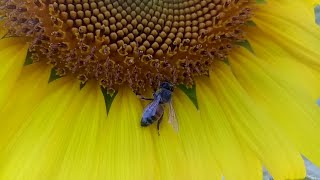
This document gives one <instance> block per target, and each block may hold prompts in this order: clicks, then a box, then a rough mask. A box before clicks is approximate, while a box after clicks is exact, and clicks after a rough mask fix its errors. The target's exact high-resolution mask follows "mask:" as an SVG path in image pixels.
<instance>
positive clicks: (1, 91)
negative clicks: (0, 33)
mask: <svg viewBox="0 0 320 180" xmlns="http://www.w3.org/2000/svg"><path fill="white" fill-rule="evenodd" d="M27 50H28V45H27V44H26V43H25V42H24V41H23V40H22V39H20V38H5V39H1V40H0V67H1V68H0V108H1V107H2V106H3V104H4V103H5V101H6V100H7V98H8V95H9V92H10V90H11V88H12V87H13V86H14V83H15V81H16V80H17V78H18V76H19V74H20V72H21V69H22V67H23V63H24V60H25V58H26V55H27Z"/></svg>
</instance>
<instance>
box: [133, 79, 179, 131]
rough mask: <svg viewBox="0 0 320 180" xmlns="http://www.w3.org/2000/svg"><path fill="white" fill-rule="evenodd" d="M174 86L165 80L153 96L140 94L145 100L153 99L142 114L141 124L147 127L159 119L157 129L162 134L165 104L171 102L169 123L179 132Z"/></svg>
mask: <svg viewBox="0 0 320 180" xmlns="http://www.w3.org/2000/svg"><path fill="white" fill-rule="evenodd" d="M173 89H174V86H173V84H171V83H169V82H163V83H161V84H160V87H159V89H158V90H157V91H156V92H155V93H153V98H146V97H143V96H139V97H140V98H141V99H143V100H150V101H152V102H151V103H150V104H148V105H147V106H146V107H145V109H144V111H143V114H142V118H141V126H142V127H146V126H149V125H151V124H152V123H154V122H155V121H158V124H157V129H158V134H159V135H160V123H161V121H162V119H163V114H164V106H165V104H169V123H170V124H171V125H172V127H173V128H174V130H175V131H176V132H178V129H179V127H178V121H177V118H176V114H175V111H174V108H173V104H172V93H173Z"/></svg>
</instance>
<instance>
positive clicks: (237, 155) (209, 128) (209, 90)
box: [197, 78, 262, 179]
mask: <svg viewBox="0 0 320 180" xmlns="http://www.w3.org/2000/svg"><path fill="white" fill-rule="evenodd" d="M214 86H216V84H212V83H211V81H210V80H209V79H208V78H202V79H200V80H199V81H197V87H198V88H197V97H198V101H199V109H200V114H201V121H200V122H199V123H201V124H204V127H203V130H202V131H205V133H203V134H204V135H205V137H206V138H207V141H208V143H210V144H212V145H211V149H210V150H211V153H212V155H214V157H215V158H216V160H217V162H218V164H219V166H220V168H221V171H222V173H223V176H224V177H225V178H226V179H262V165H261V163H260V161H259V160H258V159H257V156H255V155H254V154H253V153H252V152H251V150H249V149H248V148H247V146H246V145H244V144H243V142H240V141H239V139H238V137H236V134H235V132H234V129H233V127H232V124H230V122H229V121H230V120H229V117H228V114H227V113H226V112H225V111H224V109H223V106H221V104H220V102H219V99H218V97H217V93H216V92H215V91H216V90H217V88H215V87H214ZM209 147H210V146H209Z"/></svg>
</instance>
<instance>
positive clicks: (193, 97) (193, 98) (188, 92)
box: [178, 85, 199, 109]
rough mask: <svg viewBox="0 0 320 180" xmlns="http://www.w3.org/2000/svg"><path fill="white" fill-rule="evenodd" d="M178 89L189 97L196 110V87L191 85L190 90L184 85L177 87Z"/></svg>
mask: <svg viewBox="0 0 320 180" xmlns="http://www.w3.org/2000/svg"><path fill="white" fill-rule="evenodd" d="M178 88H179V89H181V90H182V91H183V92H184V93H185V94H186V95H187V96H188V97H189V99H190V100H191V101H192V103H193V105H195V106H196V108H197V109H199V105H198V99H197V93H196V86H195V85H193V86H192V88H188V87H186V86H184V85H178Z"/></svg>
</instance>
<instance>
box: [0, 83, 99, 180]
mask: <svg viewBox="0 0 320 180" xmlns="http://www.w3.org/2000/svg"><path fill="white" fill-rule="evenodd" d="M88 88H89V87H88ZM48 90H49V92H48V94H47V96H46V98H44V99H43V100H42V101H41V103H40V104H39V105H38V106H37V107H36V108H35V109H33V110H32V111H31V112H30V113H29V114H28V115H26V116H25V117H23V119H24V121H23V123H22V124H21V125H20V128H19V130H18V132H17V133H15V136H14V137H13V138H12V139H11V142H10V143H9V145H7V146H6V147H4V148H3V149H2V150H1V152H0V169H1V172H2V173H1V174H0V179H49V178H53V177H54V179H55V177H60V176H62V177H63V176H64V175H65V174H64V172H65V171H64V170H63V169H60V168H61V167H63V168H64V166H65V164H68V162H74V163H73V166H68V168H69V171H68V172H67V173H70V174H73V175H74V174H78V175H79V176H81V175H82V177H83V178H86V179H88V177H90V176H89V175H88V173H92V171H88V169H89V168H90V167H92V166H93V163H88V162H86V161H85V160H88V159H90V160H92V157H91V154H92V151H90V149H91V148H92V143H94V141H91V140H92V139H96V137H93V136H94V133H97V131H96V128H95V127H96V126H97V121H98V120H101V119H102V118H101V116H98V114H99V113H98V112H101V111H100V110H101V109H100V108H99V107H101V106H103V103H101V101H99V99H95V98H86V97H91V96H96V94H94V93H92V94H90V93H88V91H89V92H91V91H90V90H88V89H86V90H85V89H84V91H83V92H81V93H79V83H78V82H75V83H72V81H70V80H69V79H68V78H62V79H59V80H56V81H54V82H52V83H50V84H49V87H48ZM101 96H102V95H101ZM95 103H96V104H102V105H101V106H99V107H98V106H94V105H95ZM103 110H104V109H103ZM17 111H18V110H17ZM103 113H104V112H103ZM88 114H90V119H89V118H88V116H89V115H88ZM83 121H85V123H84V122H83ZM80 122H81V123H80ZM84 126H85V128H84V129H81V130H80V128H81V127H84ZM86 128H87V129H86ZM77 133H79V134H77ZM83 138H84V139H83ZM88 139H90V140H88ZM77 140H79V141H77ZM77 142H79V144H77ZM77 150H79V151H81V153H84V155H83V156H82V154H81V153H80V154H79V153H78V151H77ZM70 151H72V152H70ZM86 153H87V154H86ZM88 153H89V154H88ZM91 162H92V161H91ZM76 165H79V166H82V169H81V168H77V170H79V171H76V172H75V171H72V170H74V169H72V168H73V167H78V166H76ZM90 175H91V174H90ZM63 179H66V178H63Z"/></svg>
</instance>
